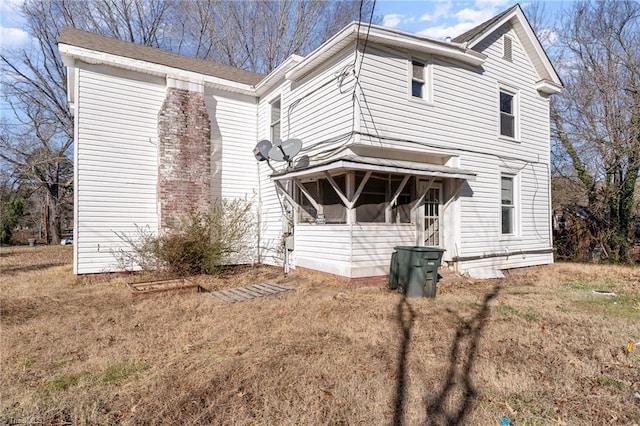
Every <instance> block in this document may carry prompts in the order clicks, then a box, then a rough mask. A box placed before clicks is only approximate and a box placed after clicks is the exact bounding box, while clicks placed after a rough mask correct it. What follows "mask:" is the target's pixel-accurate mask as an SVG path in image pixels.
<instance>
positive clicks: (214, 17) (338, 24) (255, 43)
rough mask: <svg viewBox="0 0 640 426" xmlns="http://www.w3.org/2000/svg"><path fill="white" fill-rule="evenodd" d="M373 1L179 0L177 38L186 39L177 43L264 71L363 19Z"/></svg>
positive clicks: (203, 55)
mask: <svg viewBox="0 0 640 426" xmlns="http://www.w3.org/2000/svg"><path fill="white" fill-rule="evenodd" d="M373 7H374V5H373V3H372V2H370V1H367V0H364V1H362V2H359V1H318V0H281V1H252V2H237V1H218V0H181V1H180V3H179V6H178V11H179V13H180V15H181V16H182V17H183V20H182V21H181V25H179V26H178V27H176V29H177V30H178V31H179V32H180V35H179V36H178V37H177V39H178V40H183V41H184V42H185V44H187V45H182V46H179V49H181V50H187V51H191V52H193V54H194V55H195V56H197V57H199V58H204V59H211V60H212V61H214V62H218V63H222V64H226V65H231V66H234V67H238V68H244V69H247V70H250V71H254V72H261V73H269V72H271V71H272V70H273V69H274V68H276V67H277V66H278V65H280V64H281V63H282V61H284V60H285V59H286V58H288V57H289V56H291V55H293V54H299V55H305V54H307V53H309V52H310V51H311V50H313V49H315V48H316V47H317V46H319V45H320V44H321V43H322V42H323V41H325V40H327V39H328V38H329V37H330V36H332V35H333V34H335V33H336V32H337V31H338V30H339V29H341V28H342V27H344V26H345V25H346V24H348V23H349V22H351V21H356V20H362V21H365V22H368V21H369V20H370V19H371V17H372V15H371V12H372V11H373ZM377 20H379V18H375V17H374V22H376V21H377ZM189 43H190V45H189Z"/></svg>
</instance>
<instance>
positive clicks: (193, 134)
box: [158, 78, 211, 229]
mask: <svg viewBox="0 0 640 426" xmlns="http://www.w3.org/2000/svg"><path fill="white" fill-rule="evenodd" d="M158 140H159V144H158V162H159V164H158V203H159V210H160V212H159V213H160V228H161V229H167V228H169V227H171V226H175V225H177V224H178V223H180V222H181V221H182V220H184V219H185V218H187V217H190V216H191V215H192V214H193V213H194V212H203V213H204V212H207V211H209V209H210V208H211V122H210V120H209V113H208V112H207V107H206V104H205V99H204V86H203V84H202V83H193V82H185V81H181V80H175V79H171V78H168V79H167V95H166V97H165V100H164V103H163V104H162V108H161V109H160V112H159V113H158Z"/></svg>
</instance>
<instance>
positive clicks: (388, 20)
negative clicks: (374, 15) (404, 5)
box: [382, 13, 404, 28]
mask: <svg viewBox="0 0 640 426" xmlns="http://www.w3.org/2000/svg"><path fill="white" fill-rule="evenodd" d="M402 18H404V15H400V14H397V13H393V14H390V15H384V17H383V18H382V26H383V27H390V28H395V27H397V26H398V24H399V23H400V22H402Z"/></svg>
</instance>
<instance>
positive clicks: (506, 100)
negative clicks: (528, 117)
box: [500, 89, 518, 139]
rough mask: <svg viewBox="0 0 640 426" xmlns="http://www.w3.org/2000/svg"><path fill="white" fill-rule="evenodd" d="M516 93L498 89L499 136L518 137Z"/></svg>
mask: <svg viewBox="0 0 640 426" xmlns="http://www.w3.org/2000/svg"><path fill="white" fill-rule="evenodd" d="M517 113H518V95H517V93H514V92H511V91H508V90H504V89H500V136H506V137H508V138H512V139H517V138H518V115H517Z"/></svg>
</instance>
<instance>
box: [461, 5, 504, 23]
mask: <svg viewBox="0 0 640 426" xmlns="http://www.w3.org/2000/svg"><path fill="white" fill-rule="evenodd" d="M494 15H495V13H493V10H490V9H484V10H474V9H469V8H465V9H462V10H459V11H458V12H456V14H455V15H454V16H455V17H456V19H457V20H458V22H473V23H475V24H476V25H478V24H481V23H483V22H484V21H486V20H488V19H490V18H492V17H493V16H494Z"/></svg>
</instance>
